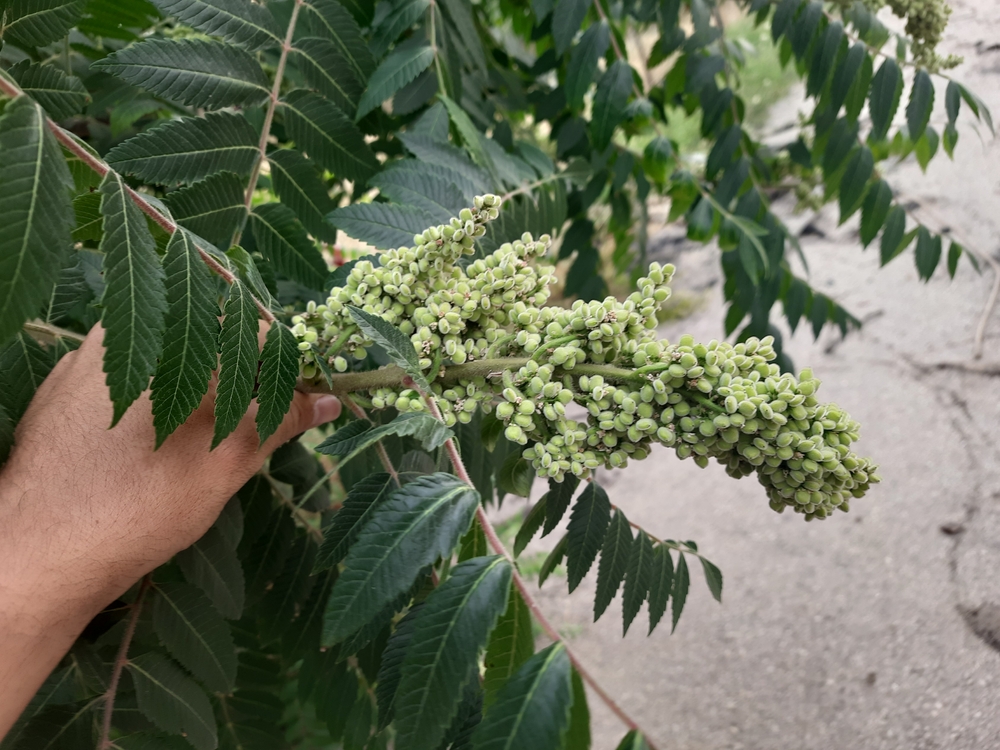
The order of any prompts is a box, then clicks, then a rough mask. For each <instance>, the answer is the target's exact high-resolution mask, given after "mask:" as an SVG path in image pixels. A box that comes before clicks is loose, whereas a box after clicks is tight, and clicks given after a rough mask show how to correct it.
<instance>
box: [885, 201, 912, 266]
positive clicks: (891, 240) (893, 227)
mask: <svg viewBox="0 0 1000 750" xmlns="http://www.w3.org/2000/svg"><path fill="white" fill-rule="evenodd" d="M905 232H906V212H905V211H904V210H903V209H902V208H900V207H899V206H893V207H892V208H891V209H889V215H888V216H886V218H885V229H883V230H882V243H881V257H882V265H883V266H884V265H885V264H886V263H888V262H889V261H890V260H892V259H893V258H895V257H896V256H897V255H899V254H900V253H901V252H903V249H904V248H905V247H906V246H905V245H903V244H902V243H903V235H904V233H905ZM907 244H909V243H907Z"/></svg>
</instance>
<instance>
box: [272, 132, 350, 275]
mask: <svg viewBox="0 0 1000 750" xmlns="http://www.w3.org/2000/svg"><path fill="white" fill-rule="evenodd" d="M267 161H268V163H269V164H270V166H271V181H272V183H273V184H274V192H275V193H277V195H278V198H280V199H281V202H282V203H283V204H284V205H286V206H288V207H289V208H290V209H292V211H294V212H295V215H296V216H297V217H298V219H299V221H301V222H302V225H303V226H304V227H305V228H306V229H307V230H308V231H309V233H310V234H311V235H312V236H313V237H315V238H316V239H318V240H322V241H323V242H331V243H332V242H336V240H337V230H336V228H335V227H334V226H333V225H332V224H330V223H329V222H328V221H327V220H326V215H327V214H328V213H330V212H331V211H332V210H333V209H334V208H336V204H335V203H334V202H333V199H332V198H331V197H330V191H329V189H328V188H327V186H326V184H325V183H324V182H323V180H322V179H321V177H320V173H319V170H317V169H316V167H315V166H314V165H313V164H311V163H310V162H309V160H308V159H306V158H305V157H304V156H303V155H302V154H300V153H299V152H298V151H296V150H294V149H290V148H282V149H277V150H275V151H272V152H271V153H269V154H268V155H267ZM324 265H325V264H324Z"/></svg>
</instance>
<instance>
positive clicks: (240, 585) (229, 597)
mask: <svg viewBox="0 0 1000 750" xmlns="http://www.w3.org/2000/svg"><path fill="white" fill-rule="evenodd" d="M174 559H175V560H176V561H177V564H178V565H179V566H180V569H181V571H182V572H183V573H184V578H185V579H186V580H187V581H188V583H193V584H194V585H195V586H197V587H198V588H200V589H201V590H202V591H204V592H205V594H206V595H207V596H208V598H209V599H210V600H211V601H212V604H213V605H215V608H216V609H217V610H219V614H221V615H222V616H223V617H225V618H226V619H229V620H238V619H239V618H240V616H241V615H242V614H243V604H244V601H245V584H244V581H243V568H242V567H241V566H240V561H239V559H238V558H237V557H236V550H235V549H234V548H233V547H232V546H231V545H230V544H229V543H228V542H227V540H226V537H225V534H224V533H223V532H222V531H221V530H220V529H219V528H217V527H214V526H213V527H212V528H210V529H209V530H208V531H207V532H205V535H204V536H203V537H202V538H201V539H199V540H198V541H197V542H195V543H194V544H192V545H191V546H190V547H188V548H187V549H186V550H182V551H181V552H178V553H177V556H176V557H175V558H174Z"/></svg>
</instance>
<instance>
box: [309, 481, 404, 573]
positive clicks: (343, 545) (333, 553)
mask: <svg viewBox="0 0 1000 750" xmlns="http://www.w3.org/2000/svg"><path fill="white" fill-rule="evenodd" d="M395 489H396V482H395V481H394V480H393V478H392V475H390V474H387V473H385V472H379V473H377V474H371V475H369V476H367V477H365V478H364V479H362V480H361V481H360V482H355V484H354V486H353V487H351V489H350V491H349V492H348V493H347V497H346V498H345V499H344V504H343V505H342V506H341V508H340V510H339V511H337V514H336V515H335V516H334V517H333V521H332V522H331V523H330V525H329V526H327V527H326V528H325V529H324V530H323V544H322V545H320V548H319V554H318V555H317V556H316V567H315V568H314V570H326V569H327V568H332V567H333V566H335V565H337V564H339V563H340V561H341V560H343V559H344V555H346V554H347V550H348V549H349V548H350V547H351V545H352V544H354V541H355V540H356V539H357V538H358V534H360V533H361V529H362V528H364V526H365V524H366V523H368V520H369V519H370V518H371V517H372V514H373V513H374V512H375V510H376V509H377V508H378V507H379V506H380V505H381V504H382V503H383V502H385V500H386V499H387V498H388V497H389V496H390V495H391V494H392V492H393V491H394V490H395Z"/></svg>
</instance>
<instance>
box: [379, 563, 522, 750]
mask: <svg viewBox="0 0 1000 750" xmlns="http://www.w3.org/2000/svg"><path fill="white" fill-rule="evenodd" d="M510 578H511V567H510V563H508V562H507V561H506V559H504V558H503V557H500V556H494V557H477V558H473V559H472V560H466V561H465V562H462V563H459V564H458V565H456V566H455V567H454V568H452V570H451V574H450V575H449V576H448V579H447V580H446V581H445V582H444V583H442V584H441V585H440V586H439V587H438V588H437V589H436V590H435V591H433V592H432V593H431V595H430V596H429V597H427V600H426V603H425V606H424V610H423V612H422V613H421V615H420V619H419V620H418V621H417V626H416V632H415V633H414V634H413V639H412V640H411V641H410V646H409V649H407V652H406V658H405V660H404V661H403V667H402V674H401V678H400V682H399V694H398V697H397V700H396V702H395V713H396V719H395V727H396V731H397V733H398V734H397V736H398V738H399V739H398V742H399V743H400V744H401V745H404V744H405V746H406V747H408V748H411V749H412V750H436V748H437V746H438V743H439V742H440V740H441V738H442V736H443V735H444V733H445V730H446V729H447V728H448V726H449V724H450V723H451V720H452V718H453V717H454V715H455V712H456V711H457V710H458V706H459V703H460V701H461V699H462V693H463V689H464V687H465V685H466V683H467V682H468V681H469V680H470V679H471V678H472V676H473V674H475V673H476V672H477V671H478V670H477V667H478V660H479V651H480V649H481V648H483V647H484V646H485V645H486V641H487V638H488V637H489V634H490V631H491V630H492V629H493V626H494V625H495V624H496V621H497V618H498V617H499V616H500V614H501V612H503V609H504V607H505V606H506V604H507V592H508V590H509V588H510Z"/></svg>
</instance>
